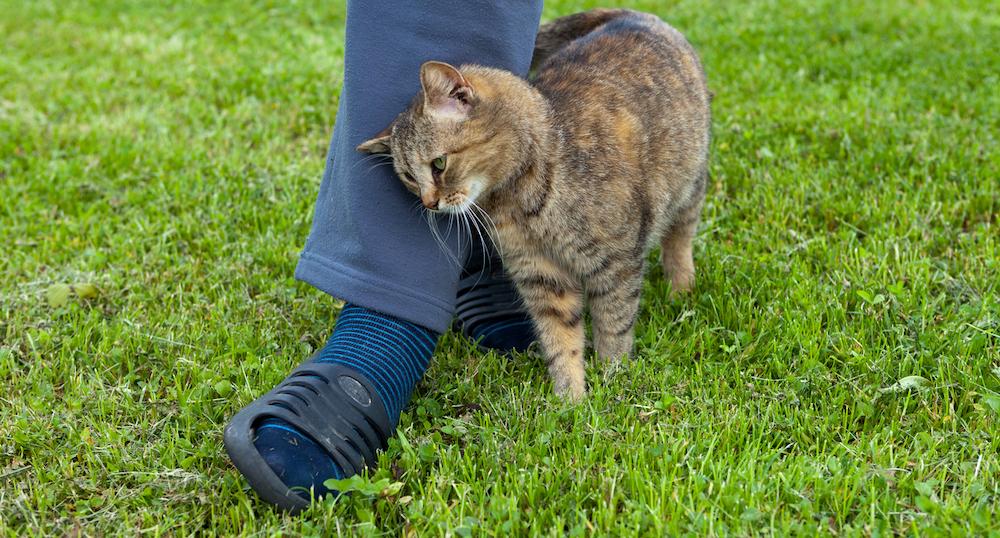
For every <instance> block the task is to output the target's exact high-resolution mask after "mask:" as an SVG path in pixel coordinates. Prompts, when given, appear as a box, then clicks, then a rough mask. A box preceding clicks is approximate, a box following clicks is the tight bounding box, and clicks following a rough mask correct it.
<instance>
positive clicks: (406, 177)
mask: <svg viewBox="0 0 1000 538" xmlns="http://www.w3.org/2000/svg"><path fill="white" fill-rule="evenodd" d="M420 84H421V90H420V92H419V93H418V94H417V95H416V97H415V98H414V99H413V102H412V103H411V104H410V106H409V107H408V108H407V109H406V110H405V111H403V112H402V113H401V114H400V115H399V116H398V117H397V118H396V119H395V120H394V121H393V122H392V124H391V125H390V126H389V127H387V128H386V129H385V130H383V131H382V132H381V133H379V134H377V135H375V138H372V139H371V140H368V141H366V142H364V143H362V144H361V145H359V146H358V148H357V149H358V151H361V152H364V153H382V154H390V155H391V156H392V158H393V167H394V168H395V170H396V174H397V175H398V176H399V178H400V180H401V181H402V182H403V185H405V186H406V188H407V189H409V190H410V191H411V192H413V193H414V194H416V195H417V196H419V197H420V200H421V202H423V204H424V207H426V208H428V209H431V210H435V211H444V212H451V213H460V212H463V211H465V210H467V209H468V208H469V207H470V206H471V205H472V204H473V203H474V202H475V201H476V200H477V199H479V198H480V197H484V196H487V195H488V194H489V193H490V192H491V191H493V190H494V189H496V188H497V187H498V186H500V185H502V184H503V183H504V182H506V181H507V180H509V179H510V178H511V177H513V176H515V175H516V174H518V173H520V171H521V170H522V168H523V167H524V163H525V162H526V159H527V152H528V151H529V150H530V149H531V147H532V140H533V138H532V135H531V130H532V129H531V126H530V117H526V115H525V114H522V113H521V112H522V110H521V109H523V108H525V107H524V106H523V103H522V106H520V107H519V106H518V104H517V102H518V100H519V99H521V100H522V101H523V98H524V96H525V94H527V95H529V96H530V95H531V92H530V90H527V84H526V83H524V81H522V80H521V79H518V78H517V77H516V76H514V75H513V74H511V73H508V72H506V71H500V70H496V69H490V68H485V67H479V66H462V69H461V70H459V69H456V68H455V67H452V66H450V65H448V64H446V63H441V62H427V63H425V64H423V65H422V66H421V68H420ZM532 97H533V96H532ZM527 108H530V107H527Z"/></svg>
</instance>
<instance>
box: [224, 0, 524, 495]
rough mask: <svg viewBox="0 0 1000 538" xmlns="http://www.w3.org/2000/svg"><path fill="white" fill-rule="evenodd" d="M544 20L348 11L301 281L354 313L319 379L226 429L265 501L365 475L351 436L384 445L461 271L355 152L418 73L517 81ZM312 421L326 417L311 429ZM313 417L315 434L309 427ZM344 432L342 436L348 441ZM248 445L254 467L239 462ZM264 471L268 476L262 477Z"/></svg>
mask: <svg viewBox="0 0 1000 538" xmlns="http://www.w3.org/2000/svg"><path fill="white" fill-rule="evenodd" d="M540 13H541V0H520V1H516V2H502V3H501V2H479V1H469V0H428V1H423V2H404V1H401V0H400V1H385V0H351V1H349V2H348V4H347V40H346V44H345V58H344V85H343V90H342V92H341V95H340V104H339V108H338V115H337V125H336V128H335V130H334V135H333V140H332V142H331V144H330V152H329V156H328V159H327V166H326V171H325V173H324V177H323V183H322V185H321V187H320V193H319V197H318V200H317V203H316V212H315V215H314V221H313V227H312V232H311V234H310V236H309V239H308V241H307V243H306V248H305V251H304V252H303V254H302V257H301V259H300V262H299V265H298V268H297V269H296V277H297V278H299V279H301V280H304V281H306V282H308V283H310V284H312V285H314V286H316V287H317V288H319V289H321V290H323V291H325V292H327V293H329V294H330V295H333V296H335V297H339V298H341V299H344V300H345V301H347V302H348V303H349V304H348V306H347V307H345V308H344V310H343V311H342V313H341V316H340V319H338V321H337V324H336V327H335V329H334V332H333V335H332V336H331V337H330V339H329V341H328V343H327V345H326V347H325V348H324V349H323V350H321V352H320V353H319V354H318V356H317V359H316V360H315V361H314V363H312V364H314V365H315V366H310V365H306V366H305V370H303V368H300V369H299V370H302V371H297V372H296V374H294V375H293V376H290V377H289V379H287V380H286V382H285V383H283V384H282V385H280V386H279V387H278V388H276V389H275V390H274V391H272V392H271V393H268V395H265V397H262V398H261V399H258V401H257V402H254V404H251V405H250V406H248V407H247V408H246V409H244V411H241V414H238V415H237V417H235V418H234V419H233V423H231V424H230V427H227V430H226V442H227V443H226V445H227V449H228V450H229V451H230V455H231V456H232V458H233V461H234V463H236V465H237V467H238V468H240V470H241V471H243V472H244V474H246V475H247V477H248V478H249V479H250V482H251V485H253V486H254V487H255V489H258V492H260V493H262V496H265V498H268V497H267V495H264V493H263V491H262V489H268V488H270V489H271V491H272V492H274V491H278V490H276V489H274V488H273V487H272V486H273V480H270V479H271V478H273V477H275V476H276V477H278V478H280V480H281V482H282V483H283V484H284V485H287V486H290V487H295V486H299V487H304V488H309V487H315V491H317V492H320V493H322V492H324V491H325V490H324V488H322V482H323V481H324V480H325V479H327V478H335V477H341V476H344V475H348V474H352V472H354V471H356V470H358V468H357V467H358V466H357V465H356V462H355V461H354V460H353V459H352V455H354V456H357V455H358V454H361V456H358V458H360V459H361V460H363V463H366V464H371V463H373V461H371V459H372V458H371V455H370V452H369V451H368V449H367V447H364V446H360V447H359V446H358V445H359V443H360V441H359V439H362V438H364V439H367V437H364V436H361V435H360V434H359V433H358V431H360V430H365V431H366V432H368V431H369V430H370V429H371V428H369V425H375V426H379V425H380V424H381V425H382V426H383V427H382V428H381V430H379V428H375V429H376V430H379V431H380V432H382V433H383V434H386V432H388V433H389V434H391V430H392V429H393V428H394V427H395V424H396V422H397V420H398V417H399V412H400V410H401V408H402V407H403V405H405V403H406V401H407V400H408V399H409V396H410V393H411V392H412V390H413V386H414V384H415V383H416V382H417V380H419V378H420V377H421V375H422V374H423V371H424V369H425V368H426V367H427V362H428V360H429V358H430V354H431V353H432V351H433V348H434V345H435V342H436V339H437V337H438V335H439V334H440V333H441V332H443V331H445V330H446V329H447V327H448V325H449V324H450V322H451V318H452V316H453V313H454V309H455V300H456V292H457V291H458V285H459V278H460V268H459V267H457V266H456V264H455V262H454V261H453V258H455V257H458V258H459V259H462V258H463V257H464V256H465V255H466V254H467V253H466V252H464V250H466V249H463V246H462V245H460V244H458V241H457V239H456V238H453V237H452V238H446V241H447V242H448V246H449V247H450V249H451V253H447V252H444V251H443V250H442V248H441V246H440V245H439V244H438V243H437V242H436V241H435V239H434V237H433V236H432V235H431V232H430V229H429V227H428V224H427V222H426V221H425V219H424V217H423V216H422V214H421V213H422V212H421V211H419V210H418V204H417V203H416V199H415V198H414V197H413V195H412V194H410V193H409V192H407V191H406V190H405V189H404V188H403V187H402V185H401V184H400V183H399V181H398V179H397V178H395V177H394V175H393V173H392V168H391V166H388V165H387V164H386V163H380V162H379V161H376V160H374V159H372V158H371V157H366V156H364V155H362V154H360V153H357V152H356V151H355V150H354V148H355V147H356V146H357V145H358V144H359V143H360V142H362V141H364V140H367V139H369V138H371V137H372V136H373V135H374V134H376V133H377V132H378V131H380V130H382V129H383V128H384V127H385V126H387V125H388V124H389V123H390V122H391V121H392V120H393V119H394V117H395V115H396V114H398V113H399V112H401V111H402V110H403V109H404V108H405V107H406V105H407V104H408V102H409V100H410V99H412V97H413V96H414V95H415V94H416V92H417V90H418V89H419V67H420V65H421V64H422V63H423V62H424V61H427V60H439V61H445V62H449V63H452V64H456V65H460V64H462V63H477V64H481V65H489V66H495V67H500V68H505V69H508V70H511V71H513V72H516V73H520V74H525V73H526V72H527V70H528V67H529V65H530V61H531V54H532V49H533V46H534V37H535V33H536V30H537V26H538V19H539V17H540ZM465 246H466V247H467V246H468V245H467V244H466V245H465ZM344 372H347V373H346V374H345V373H344ZM296 375H297V376H298V377H295V376H296ZM332 375H336V376H339V377H338V379H340V381H339V383H340V385H338V386H334V385H336V384H335V383H334V382H333V381H334V380H331V379H329V378H330V377H331V376H332ZM345 378H347V379H348V381H349V383H348V385H350V386H347V385H345V384H344V379H345ZM306 385H310V387H306ZM303 387H305V388H303ZM317 387H319V388H318V389H317ZM329 387H333V388H329ZM338 387H339V388H338ZM307 389H308V391H307ZM342 389H343V390H342ZM295 391H298V392H295ZM323 391H332V392H331V394H333V392H336V394H335V395H333V396H330V395H327V394H325V393H324V392H323ZM293 392H295V394H292V393H293ZM314 393H315V396H314V395H313V394H314ZM338 398H339V399H338ZM348 398H351V399H352V400H351V401H348ZM320 400H322V401H320ZM310 401H312V403H310ZM352 402H353V403H352ZM359 402H361V403H359ZM362 404H363V405H362ZM267 406H270V407H267ZM276 406H277V407H276ZM376 407H377V408H378V409H374V408H376ZM265 408H266V409H265ZM320 408H322V409H326V410H332V414H333V415H335V416H332V417H330V418H329V421H331V424H327V425H323V427H315V425H314V424H313V423H315V422H316V420H319V419H317V418H316V417H317V416H318V415H316V414H315V411H316V410H317V409H320ZM286 411H287V412H286ZM310 412H312V413H313V415H311V416H312V417H313V418H312V419H311V420H312V422H313V423H310V422H309V421H308V420H306V419H305V418H304V417H305V415H308V414H309V413H310ZM362 415H364V417H368V418H359V417H362ZM371 417H375V418H371ZM248 420H249V422H248ZM362 420H367V425H366V424H361V423H360V422H359V421H362ZM352 421H353V422H352ZM334 422H335V423H336V424H338V425H339V426H335V425H333V424H332V423H334ZM383 423H384V424H383ZM345 428H347V429H349V430H351V431H350V432H349V433H347V434H344V429H345ZM366 428H368V429H366ZM243 430H249V435H247V432H246V431H243ZM355 434H357V435H355ZM352 435H353V436H354V438H353V440H352V441H350V445H351V446H350V447H347V448H346V449H345V450H346V452H344V453H337V452H338V450H339V447H340V446H341V445H339V444H338V443H345V442H347V441H345V439H347V438H348V437H351V436H352ZM369 437H370V436H369ZM248 440H252V442H253V447H252V448H255V449H256V451H257V452H259V456H263V458H261V457H258V453H257V452H253V453H251V452H249V451H248V450H247V446H246V445H247V444H248ZM381 443H384V439H382V440H381ZM376 444H378V443H376ZM345 454H346V456H345ZM366 454H367V455H366ZM362 456H363V457H362ZM345 458H346V459H345ZM261 462H266V465H267V466H268V467H269V468H270V470H271V471H273V474H271V475H267V476H265V477H264V478H261V476H263V475H262V474H261V469H260V467H261V465H262V463H261ZM264 474H266V473H264ZM268 480H270V482H268ZM262 481H263V482H262ZM264 482H267V483H264ZM262 483H263V484H264V486H263V487H262V486H260V484H262ZM279 489H280V488H279ZM278 496H279V497H280V496H281V494H280V492H279V494H278ZM273 498H274V496H273V495H272V496H271V497H270V498H269V500H271V499H273ZM272 502H277V503H279V504H282V503H281V502H280V501H275V500H272ZM283 506H286V507H288V505H284V504H283ZM295 506H301V504H300V503H298V502H297V501H296V504H295Z"/></svg>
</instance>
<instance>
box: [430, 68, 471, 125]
mask: <svg viewBox="0 0 1000 538" xmlns="http://www.w3.org/2000/svg"><path fill="white" fill-rule="evenodd" d="M420 85H421V86H422V87H423V90H424V111H425V112H427V113H430V114H432V115H435V116H441V117H445V118H451V119H457V120H461V119H465V118H466V117H468V116H469V111H470V110H472V105H473V102H474V101H475V97H476V94H475V91H473V89H472V85H471V84H469V81H468V80H466V79H465V77H463V76H462V73H461V71H459V70H458V69H455V68H454V67H452V66H450V65H448V64H446V63H444V62H425V63H424V65H421V66H420Z"/></svg>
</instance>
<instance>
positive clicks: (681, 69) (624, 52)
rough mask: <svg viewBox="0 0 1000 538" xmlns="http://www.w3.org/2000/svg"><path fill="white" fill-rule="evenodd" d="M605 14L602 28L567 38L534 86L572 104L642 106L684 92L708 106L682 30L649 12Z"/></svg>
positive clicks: (695, 60) (696, 64)
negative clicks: (611, 101) (609, 101)
mask: <svg viewBox="0 0 1000 538" xmlns="http://www.w3.org/2000/svg"><path fill="white" fill-rule="evenodd" d="M603 13H609V14H610V16H606V17H605V18H604V19H602V21H603V23H602V24H599V25H598V26H597V27H595V28H593V29H591V30H590V31H589V32H587V33H585V34H583V35H580V36H576V37H575V38H574V37H571V36H567V39H566V40H565V42H564V43H563V44H562V46H561V47H560V48H559V49H558V50H555V51H552V52H551V54H550V55H549V56H548V58H547V59H546V61H545V62H544V63H543V64H542V65H540V66H539V68H538V71H537V73H536V78H535V86H536V87H537V88H538V89H539V91H541V92H542V94H544V95H546V97H548V98H549V99H550V101H554V102H555V103H556V104H564V105H569V104H572V103H580V100H579V99H580V98H581V97H582V98H584V99H585V100H586V99H587V97H588V96H593V97H598V98H605V99H606V98H607V97H611V96H618V97H619V98H620V99H621V100H622V101H624V100H628V101H631V102H641V101H643V100H645V99H649V98H654V99H655V98H657V97H661V96H664V94H665V93H667V92H671V91H678V90H680V91H682V93H684V94H687V95H688V96H689V97H691V98H693V100H694V101H695V102H700V103H702V104H705V105H707V99H703V97H707V89H706V87H705V77H704V73H703V72H702V68H701V63H700V62H699V60H698V56H697V54H696V53H695V51H694V48H693V47H692V46H691V45H690V43H688V41H687V39H685V37H684V36H683V35H682V34H681V33H680V32H678V31H677V30H675V29H674V28H673V27H671V26H670V25H668V24H667V23H665V22H663V21H662V20H660V19H659V18H658V17H656V16H655V15H651V14H648V13H642V12H638V11H631V10H606V11H603ZM558 23H559V21H558V20H557V21H556V22H555V23H553V24H558ZM606 94H607V95H606ZM675 97H677V96H675Z"/></svg>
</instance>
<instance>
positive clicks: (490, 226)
mask: <svg viewBox="0 0 1000 538" xmlns="http://www.w3.org/2000/svg"><path fill="white" fill-rule="evenodd" d="M469 207H470V208H471V209H472V210H474V211H475V212H477V213H478V214H479V215H480V217H481V222H483V224H484V225H485V226H486V235H487V237H489V238H490V243H491V244H492V245H493V250H495V251H496V253H497V254H498V255H499V256H500V257H501V258H503V251H502V250H501V249H500V244H499V243H498V242H497V241H498V239H499V236H500V232H499V230H497V224H496V222H494V221H493V217H491V216H490V214H489V213H487V212H486V210H485V209H483V208H482V206H480V205H479V204H477V203H476V202H475V201H472V200H470V201H469Z"/></svg>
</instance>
